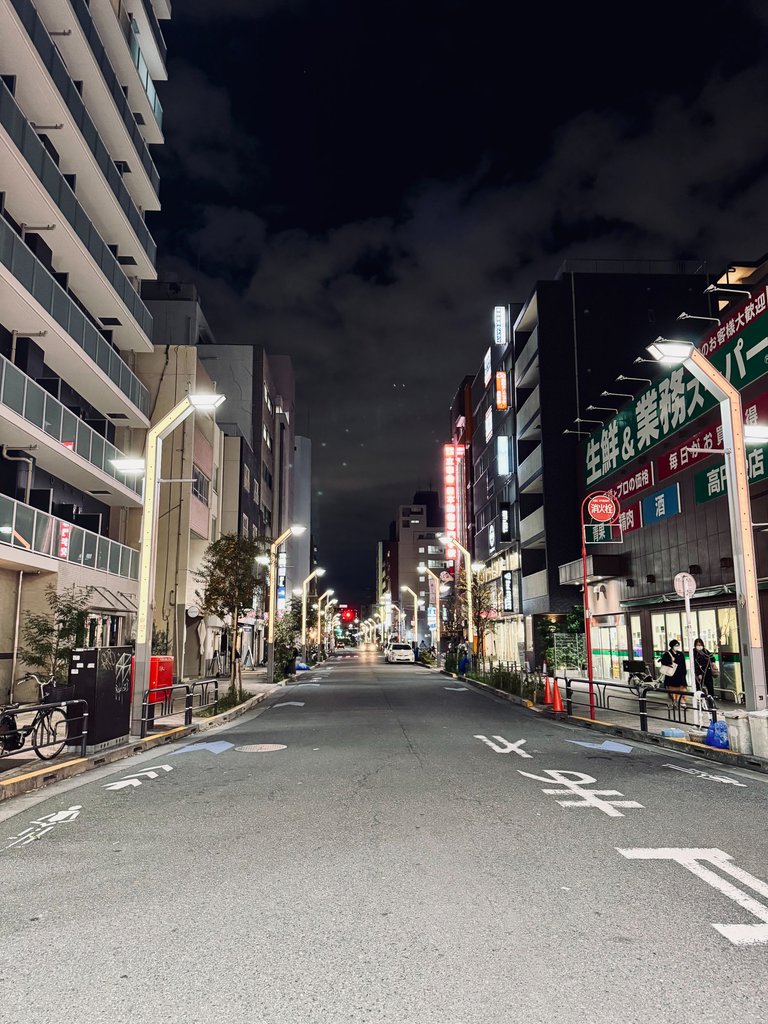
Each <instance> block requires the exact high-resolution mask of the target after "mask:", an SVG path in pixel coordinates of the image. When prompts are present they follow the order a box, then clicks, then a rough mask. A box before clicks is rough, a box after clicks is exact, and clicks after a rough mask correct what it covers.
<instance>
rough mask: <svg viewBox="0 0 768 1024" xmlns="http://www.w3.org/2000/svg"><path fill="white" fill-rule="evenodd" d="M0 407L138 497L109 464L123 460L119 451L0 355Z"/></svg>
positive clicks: (136, 487)
mask: <svg viewBox="0 0 768 1024" xmlns="http://www.w3.org/2000/svg"><path fill="white" fill-rule="evenodd" d="M3 407H4V408H7V409H11V410H12V411H13V412H15V413H17V414H18V415H19V416H21V417H23V418H24V419H25V420H28V421H29V422H30V423H33V424H34V425H35V426H36V427H38V428H39V429H40V430H42V431H44V432H45V433H46V434H47V435H48V436H49V437H51V438H53V440H54V441H58V442H59V444H61V446H62V448H66V449H68V450H69V451H70V452H76V453H77V454H78V455H79V456H80V457H81V458H83V459H85V461H86V462H90V464H91V465H92V466H94V467H95V468H96V469H98V470H100V471H101V472H102V473H106V474H107V476H110V477H112V478H113V479H115V480H118V481H119V482H120V484H121V485H122V486H123V487H127V488H128V489H129V490H132V491H134V492H135V493H136V494H141V487H142V484H141V481H140V480H136V479H133V478H132V477H130V476H124V475H123V474H121V473H119V472H118V471H117V470H116V469H115V467H114V466H113V465H112V460H113V459H122V458H125V456H124V455H123V453H122V452H121V451H120V450H119V449H117V448H115V446H114V445H113V444H110V443H109V441H107V440H106V438H105V437H102V435H101V434H98V433H97V432H96V431H95V430H94V429H93V428H92V427H89V426H88V424H87V423H85V422H83V420H81V419H79V418H78V417H77V416H75V414H74V413H73V412H72V411H71V410H70V409H67V407H66V406H65V405H63V404H62V403H61V402H60V401H59V400H58V398H54V397H53V395H49V394H48V392H47V391H46V390H45V388H41V387H40V385H39V384H37V383H35V381H33V380H32V379H31V377H27V375H26V374H25V373H23V372H22V371H21V370H20V369H19V368H18V366H14V364H13V363H12V362H10V360H8V359H6V358H5V356H0V409H2V408H3ZM62 456H64V452H62Z"/></svg>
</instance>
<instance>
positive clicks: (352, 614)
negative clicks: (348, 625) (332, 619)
mask: <svg viewBox="0 0 768 1024" xmlns="http://www.w3.org/2000/svg"><path fill="white" fill-rule="evenodd" d="M356 618H357V612H356V611H355V609H354V608H344V609H343V611H342V613H341V621H342V622H354V621H355V619H356Z"/></svg>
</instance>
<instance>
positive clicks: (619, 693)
mask: <svg viewBox="0 0 768 1024" xmlns="http://www.w3.org/2000/svg"><path fill="white" fill-rule="evenodd" d="M555 679H556V681H557V682H558V683H562V684H563V688H564V690H565V710H566V713H567V714H569V715H573V714H579V711H578V710H576V711H574V709H581V708H585V709H586V711H587V714H588V716H589V717H590V718H592V717H594V713H596V712H597V711H598V710H603V711H609V712H611V713H612V714H619V715H626V716H627V717H629V718H631V719H635V718H636V719H637V720H638V722H639V727H640V730H641V732H650V728H649V724H648V723H649V722H653V721H657V722H662V723H664V724H665V725H669V724H670V723H672V722H675V723H677V724H679V725H682V726H686V727H688V728H700V727H701V725H702V723H704V724H706V725H709V723H710V722H716V721H717V708H714V707H713V708H709V707H707V706H706V704H704V703H703V702H702V701H700V700H698V701H697V698H696V694H695V693H694V692H692V691H691V690H685V691H681V692H680V697H681V698H683V699H684V700H690V702H691V703H690V704H685V705H683V704H681V702H680V701H679V700H674V701H670V700H669V698H668V696H667V694H666V692H665V691H663V690H655V689H652V688H648V689H647V690H641V694H642V695H641V696H639V695H638V694H637V693H635V692H634V691H633V690H631V689H630V687H629V686H628V684H627V683H618V682H610V681H607V680H603V679H595V680H593V681H592V683H591V688H590V681H589V679H584V678H578V677H574V676H556V677H555ZM574 684H575V685H574ZM675 696H677V693H676V694H675ZM584 697H586V699H579V698H584ZM660 712H663V714H662V713H660ZM689 715H690V718H689Z"/></svg>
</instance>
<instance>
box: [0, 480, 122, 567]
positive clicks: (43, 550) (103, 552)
mask: <svg viewBox="0 0 768 1024" xmlns="http://www.w3.org/2000/svg"><path fill="white" fill-rule="evenodd" d="M47 559H55V560H56V561H57V562H68V563H69V564H70V565H72V564H74V565H83V566H86V567H87V568H90V569H96V570H98V571H100V572H106V573H110V574H111V575H113V576H122V577H124V578H125V579H127V580H138V578H139V552H138V551H136V550H135V549H134V548H129V547H126V546H125V544H118V542H117V541H115V540H110V539H109V538H108V537H102V536H101V535H100V534H98V533H92V532H91V531H90V530H84V529H83V528H82V526H75V525H73V524H72V523H68V522H66V521H65V520H63V519H57V518H56V517H55V516H51V515H48V513H47V512H41V511H40V510H39V509H36V508H31V507H30V506H29V505H24V504H23V503H22V502H20V501H14V500H13V498H8V497H6V495H4V494H0V565H1V566H3V567H5V566H9V567H12V568H16V569H29V568H33V569H37V570H40V571H43V572H44V571H45V570H46V569H51V570H53V571H55V568H56V567H55V566H52V565H50V564H48V563H47Z"/></svg>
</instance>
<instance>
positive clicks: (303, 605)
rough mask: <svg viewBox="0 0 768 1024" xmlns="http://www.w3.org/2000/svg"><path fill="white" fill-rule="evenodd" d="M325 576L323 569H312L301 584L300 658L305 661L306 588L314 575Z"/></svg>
mask: <svg viewBox="0 0 768 1024" xmlns="http://www.w3.org/2000/svg"><path fill="white" fill-rule="evenodd" d="M320 576H325V569H320V568H318V569H314V570H313V571H312V572H311V573H310V574H309V576H307V578H306V579H305V580H304V582H303V583H302V584H301V660H302V661H303V662H304V663H305V664H306V661H307V590H308V588H309V584H310V583H311V582H312V580H313V579H315V577H320Z"/></svg>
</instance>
